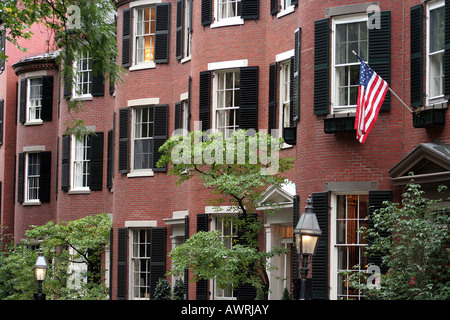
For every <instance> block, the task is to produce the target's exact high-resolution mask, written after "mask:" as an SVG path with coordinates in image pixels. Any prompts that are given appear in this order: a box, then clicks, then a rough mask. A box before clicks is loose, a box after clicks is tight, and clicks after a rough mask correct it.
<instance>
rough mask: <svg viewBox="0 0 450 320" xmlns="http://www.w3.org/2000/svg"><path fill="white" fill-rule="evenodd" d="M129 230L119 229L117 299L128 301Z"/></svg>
mask: <svg viewBox="0 0 450 320" xmlns="http://www.w3.org/2000/svg"><path fill="white" fill-rule="evenodd" d="M127 242H128V231H127V228H118V229H117V299H118V300H126V299H127V278H128V277H127V248H128V244H127Z"/></svg>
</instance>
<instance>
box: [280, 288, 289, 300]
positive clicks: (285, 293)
mask: <svg viewBox="0 0 450 320" xmlns="http://www.w3.org/2000/svg"><path fill="white" fill-rule="evenodd" d="M281 300H292V299H291V293H290V292H289V290H288V288H284V290H283V296H282V297H281Z"/></svg>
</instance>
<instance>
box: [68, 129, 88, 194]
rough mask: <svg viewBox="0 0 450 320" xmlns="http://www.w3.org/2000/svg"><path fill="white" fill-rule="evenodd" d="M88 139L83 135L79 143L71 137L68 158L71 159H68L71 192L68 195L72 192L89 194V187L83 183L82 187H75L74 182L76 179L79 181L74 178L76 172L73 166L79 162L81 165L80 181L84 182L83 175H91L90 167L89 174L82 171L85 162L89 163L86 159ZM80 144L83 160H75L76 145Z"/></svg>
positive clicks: (74, 137)
mask: <svg viewBox="0 0 450 320" xmlns="http://www.w3.org/2000/svg"><path fill="white" fill-rule="evenodd" d="M88 138H89V136H88V135H84V136H83V141H82V142H81V141H79V140H78V139H77V138H76V136H75V135H72V139H71V140H72V143H71V152H70V157H71V159H70V169H71V170H70V171H71V175H70V179H71V183H70V185H71V190H70V192H69V193H73V192H80V193H83V192H90V188H89V185H86V186H85V185H84V182H83V186H76V185H75V181H76V180H77V179H79V178H77V177H76V172H75V171H76V170H77V167H76V166H75V162H81V165H82V176H83V177H82V178H81V179H82V180H83V181H84V175H90V174H91V172H90V171H91V170H90V166H89V172H87V173H85V171H84V166H85V163H86V162H90V159H88V158H87V156H88V153H87V152H88ZM81 143H83V149H84V150H83V159H76V155H77V153H76V149H77V145H78V144H81ZM78 167H79V166H78ZM77 176H78V174H77ZM87 179H89V178H87ZM87 181H89V180H87ZM87 181H86V184H88V182H87Z"/></svg>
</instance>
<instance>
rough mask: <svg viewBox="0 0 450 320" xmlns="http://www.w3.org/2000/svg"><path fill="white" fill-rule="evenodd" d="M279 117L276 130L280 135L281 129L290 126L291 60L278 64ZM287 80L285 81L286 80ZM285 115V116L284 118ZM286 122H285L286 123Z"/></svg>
mask: <svg viewBox="0 0 450 320" xmlns="http://www.w3.org/2000/svg"><path fill="white" fill-rule="evenodd" d="M279 78H280V79H279V82H280V83H279V95H278V96H279V99H280V101H279V106H280V108H279V116H278V128H280V131H281V133H282V131H283V128H288V127H289V126H290V123H289V122H290V121H289V116H290V112H291V110H290V108H291V100H290V99H291V95H290V93H291V60H290V59H289V60H285V61H282V62H280V77H279ZM286 78H287V79H286ZM286 115H287V116H286ZM286 121H287V122H286Z"/></svg>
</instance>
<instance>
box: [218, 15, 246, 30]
mask: <svg viewBox="0 0 450 320" xmlns="http://www.w3.org/2000/svg"><path fill="white" fill-rule="evenodd" d="M242 24H244V19H242V18H241V17H233V18H227V19H222V20H219V21H217V22H214V23H213V24H211V26H210V27H211V29H214V28H220V27H228V26H238V25H242Z"/></svg>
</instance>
